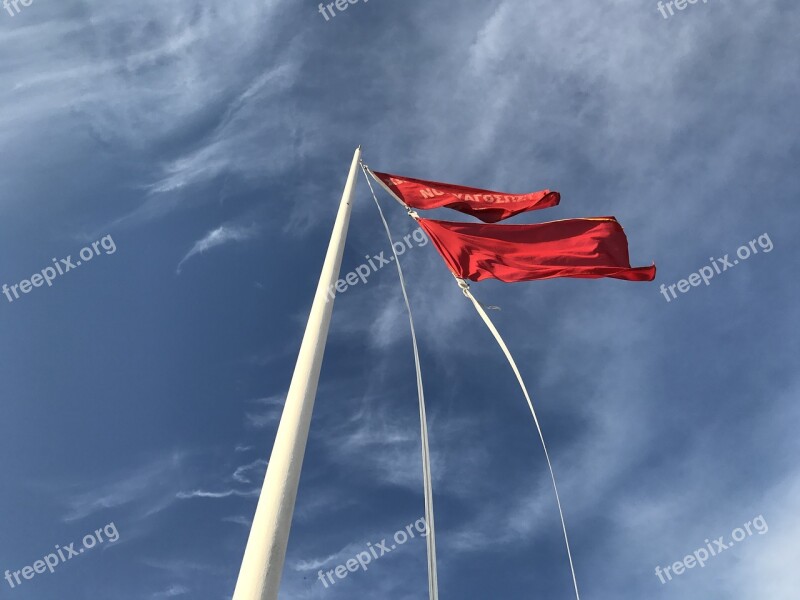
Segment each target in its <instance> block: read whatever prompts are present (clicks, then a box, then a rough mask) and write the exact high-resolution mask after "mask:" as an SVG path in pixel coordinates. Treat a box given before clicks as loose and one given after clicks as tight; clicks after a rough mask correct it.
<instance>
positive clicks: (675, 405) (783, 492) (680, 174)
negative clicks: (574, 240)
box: [0, 0, 800, 600]
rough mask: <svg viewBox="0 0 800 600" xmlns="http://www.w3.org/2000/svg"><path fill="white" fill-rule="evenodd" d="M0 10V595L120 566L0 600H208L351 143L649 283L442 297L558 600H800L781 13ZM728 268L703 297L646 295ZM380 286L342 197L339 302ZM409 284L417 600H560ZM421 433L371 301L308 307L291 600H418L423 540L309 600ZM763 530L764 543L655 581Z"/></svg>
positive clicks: (298, 332) (793, 277)
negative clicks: (512, 204)
mask: <svg viewBox="0 0 800 600" xmlns="http://www.w3.org/2000/svg"><path fill="white" fill-rule="evenodd" d="M18 8H19V12H17V10H15V9H14V7H13V5H10V6H9V8H8V9H2V10H1V11H0V77H2V86H0V156H2V159H3V160H2V163H0V189H2V194H0V285H2V284H6V285H7V286H9V288H8V289H9V290H11V289H12V288H11V286H14V285H17V286H19V285H20V283H21V282H23V281H24V280H28V281H30V278H31V276H32V275H33V274H36V273H40V274H42V273H44V275H43V276H42V277H40V278H38V279H37V280H36V281H33V282H32V283H31V284H30V287H28V286H25V285H23V287H22V292H23V293H18V295H19V297H18V298H17V297H15V296H14V292H13V291H9V294H10V295H9V296H6V295H0V332H2V342H3V343H2V349H0V383H2V391H1V392H0V402H1V403H2V404H0V406H2V414H1V415H0V457H2V458H1V459H0V460H2V484H0V576H2V575H3V574H4V573H5V571H6V570H9V571H10V572H12V578H13V572H14V571H19V570H22V569H23V568H24V567H26V566H28V565H34V563H35V562H36V561H38V560H40V559H42V558H43V557H45V556H46V555H48V554H50V553H53V552H55V551H56V545H58V546H59V547H60V548H62V549H63V548H64V547H67V546H69V544H70V543H75V542H77V544H76V546H75V547H76V548H79V547H82V542H81V540H83V538H84V536H85V535H87V534H92V533H93V532H95V531H97V530H98V529H100V530H102V529H103V528H104V527H106V526H107V525H109V524H112V523H113V525H114V527H115V528H116V530H117V531H118V533H119V539H118V540H117V541H116V542H111V541H110V540H106V541H104V542H103V543H99V544H98V545H97V546H96V547H95V548H92V549H91V550H88V549H87V550H86V552H84V553H82V554H80V555H79V556H77V557H74V558H70V559H69V560H66V562H64V563H63V564H60V565H59V566H57V567H56V568H55V572H54V573H50V572H48V571H46V572H44V573H39V574H36V575H35V576H34V577H33V578H32V579H25V578H23V579H22V580H21V581H22V583H20V584H16V582H14V587H12V585H11V583H8V582H7V581H6V580H5V579H0V598H9V599H15V600H41V599H43V598H68V599H73V598H75V599H82V598H103V599H108V600H158V599H165V598H178V599H179V600H180V599H183V598H186V599H187V600H188V599H191V600H224V599H227V598H230V596H231V594H232V592H233V588H234V585H235V581H236V576H237V573H238V568H239V564H240V561H241V557H242V553H243V550H244V545H245V542H246V538H247V533H248V527H249V521H250V519H251V518H252V515H253V512H254V510H255V504H256V500H257V496H256V495H257V492H258V488H259V487H260V484H261V481H262V480H263V474H264V471H265V467H266V461H267V459H268V457H269V452H270V449H271V447H272V441H273V439H274V435H275V431H276V427H277V421H278V419H279V416H280V411H281V407H282V404H283V401H284V397H285V393H286V390H287V389H288V385H289V380H290V378H291V373H292V369H293V366H294V360H295V358H296V354H297V350H298V347H299V343H300V339H301V336H302V332H303V328H304V324H305V320H306V317H307V315H308V310H309V307H310V304H311V299H312V296H313V293H314V289H315V286H316V283H317V278H318V274H319V270H320V267H321V264H322V259H323V256H324V253H325V248H326V246H327V240H328V236H329V233H330V230H331V226H332V224H333V220H334V217H335V213H336V208H337V204H338V200H339V197H340V195H341V190H342V186H343V184H344V180H345V176H346V173H347V168H348V166H349V162H350V159H351V157H352V152H353V150H354V148H355V147H356V146H357V145H358V144H361V145H362V146H363V150H364V159H365V161H366V162H367V163H368V164H369V165H370V166H372V167H374V168H376V169H381V170H385V171H390V172H395V173H401V174H406V175H410V176H416V177H421V178H429V179H438V180H440V181H450V182H455V183H461V184H465V185H474V186H479V187H485V188H490V189H497V190H503V191H508V192H526V191H534V190H537V189H541V188H551V189H555V190H558V191H560V192H561V193H562V203H561V205H560V206H559V207H557V208H553V209H549V210H547V211H544V212H534V213H529V214H527V215H520V216H518V217H516V218H514V219H513V220H512V222H515V223H526V222H537V221H543V220H553V219H563V218H569V217H582V216H596V215H615V216H616V217H617V218H618V219H619V220H620V222H622V224H623V225H624V226H625V227H626V231H627V233H628V236H629V239H630V244H631V257H632V261H633V263H634V264H636V265H648V264H650V263H651V262H655V263H656V264H657V265H658V276H657V279H656V281H655V282H654V283H630V282H624V281H617V280H597V281H590V280H566V279H563V280H551V281H543V282H533V283H521V284H515V285H505V284H500V283H498V282H482V283H480V284H475V285H473V291H474V292H475V294H476V295H477V296H478V297H479V299H481V300H482V301H484V302H486V303H488V304H494V305H499V306H501V307H502V311H500V312H496V313H493V317H494V318H495V319H496V323H497V326H498V328H499V329H500V330H501V331H502V333H503V334H504V336H505V337H506V341H507V343H508V345H509V346H510V348H511V349H512V351H513V352H514V354H515V356H516V358H517V361H518V363H519V365H520V368H521V370H522V372H523V375H524V377H525V379H526V381H527V383H528V386H529V388H530V389H531V391H532V393H533V396H534V401H535V403H536V404H537V408H538V412H539V417H540V419H541V421H542V426H543V428H544V432H545V435H546V437H547V438H548V441H549V445H550V450H551V454H552V457H553V462H554V467H555V469H556V474H557V476H558V477H559V479H560V487H561V494H562V501H563V505H564V510H565V512H566V517H567V522H568V526H569V529H570V534H571V541H572V546H573V554H574V558H575V566H576V570H577V573H578V581H579V584H580V586H581V591H582V594H583V596H584V597H585V598H586V599H591V598H595V599H606V598H614V599H620V600H641V599H642V598H657V599H662V598H663V599H676V600H706V599H708V598H726V599H729V600H750V599H758V600H761V599H762V598H769V599H770V600H794V599H796V597H797V589H798V587H800V570H798V569H797V564H798V560H800V550H798V548H800V544H799V543H798V540H800V519H799V518H798V515H797V506H798V505H799V504H800V465H798V463H797V456H798V452H800V439H799V438H798V436H797V431H798V427H800V404H799V403H798V396H800V378H799V377H800V376H799V375H798V371H797V364H798V358H800V347H799V345H798V338H797V334H796V332H797V325H798V321H799V320H800V318H799V317H800V314H799V313H800V309H799V308H798V303H797V297H798V292H800V289H798V279H797V276H798V256H800V241H798V236H797V233H796V232H797V231H798V228H800V218H798V217H799V215H800V212H799V211H798V209H797V203H798V197H799V194H800V178H798V168H797V166H798V159H799V158H800V148H799V147H798V142H797V139H798V118H797V106H798V105H800V87H799V86H798V72H800V52H798V39H797V31H798V29H800V9H799V8H798V5H797V2H794V1H790V0H772V1H768V2H757V1H755V0H739V1H723V0H708V2H707V3H704V2H698V3H696V4H692V5H688V6H687V7H686V8H685V9H684V10H682V11H677V10H673V12H674V14H673V15H672V16H669V12H668V11H667V12H666V14H667V18H664V16H662V13H661V12H660V11H659V9H658V6H657V3H656V2H655V1H654V0H639V1H636V2H634V1H632V0H613V1H605V2H590V1H588V0H564V1H561V2H545V1H544V0H533V1H531V0H526V1H522V0H518V1H513V0H487V1H482V2H479V1H477V0H464V1H462V2H458V3H453V2H445V1H444V0H425V1H421V0H404V1H403V2H389V1H388V0H371V1H369V2H366V0H362V1H361V2H357V3H355V4H352V5H349V7H348V8H347V10H346V11H344V12H337V14H336V16H335V17H331V16H330V15H329V16H328V20H326V18H325V17H323V15H322V14H320V12H319V10H318V6H317V5H316V3H313V2H308V1H303V2H300V3H298V2H288V1H283V0H260V1H258V2H256V1H251V0H239V1H237V2H235V3H221V2H212V1H211V0H170V1H164V0H162V1H160V2H157V1H155V0H139V1H138V2H134V3H132V2H123V1H121V0H103V1H100V0H91V1H88V0H83V1H81V0H60V1H58V2H55V1H53V0H33V2H32V4H30V6H22V5H21V4H19V5H18ZM333 10H334V11H336V9H335V6H334V9H333ZM12 15H13V16H12ZM380 199H381V201H382V202H383V206H384V208H385V210H386V211H387V214H388V218H389V221H390V224H391V227H392V230H393V232H394V233H395V235H399V236H403V235H406V234H410V233H411V232H412V231H413V230H414V223H413V222H412V221H410V220H409V219H408V217H407V216H406V215H405V214H404V213H403V211H402V210H400V208H399V207H398V206H397V204H396V203H394V202H392V201H391V200H390V199H389V198H387V197H386V196H385V195H384V194H381V196H380ZM435 216H437V217H438V218H450V219H454V220H465V217H463V216H461V215H458V214H457V213H448V212H447V211H446V210H441V211H437V212H436V213H435ZM759 238H760V239H761V240H762V241H763V242H764V244H763V245H759V243H758V242H756V243H755V245H754V246H752V248H756V249H758V252H757V253H752V252H751V253H750V254H751V255H750V256H749V257H748V258H747V259H746V260H741V261H740V262H739V263H738V264H736V265H735V266H734V267H732V268H729V269H728V270H726V271H725V272H722V273H720V274H718V275H717V274H715V276H714V277H713V279H712V280H711V281H710V284H709V285H708V286H706V285H702V284H701V285H700V286H698V287H690V288H689V291H687V292H686V293H681V292H678V297H677V298H671V299H670V301H669V302H668V301H667V299H666V298H665V296H664V295H662V293H661V292H660V291H659V287H660V286H661V285H662V284H665V285H666V286H669V285H674V284H677V283H678V282H679V281H680V280H682V279H685V278H688V277H689V276H690V275H691V274H692V273H695V272H698V271H699V270H700V269H702V268H703V267H705V266H707V265H710V264H711V258H714V259H719V258H722V257H724V256H725V255H729V256H730V258H731V260H732V259H734V258H735V257H736V254H737V249H738V248H739V247H741V246H742V245H744V246H745V247H747V246H748V245H749V242H750V241H751V240H758V239H759ZM767 241H768V243H767ZM93 243H94V244H95V246H94V248H92V244H93ZM767 247H769V248H771V250H770V251H767V250H766V248H767ZM84 248H86V249H87V250H85V251H84V254H83V255H81V251H82V250H83V249H84ZM112 248H113V250H112ZM382 251H384V252H386V251H388V244H387V241H386V238H385V234H384V232H383V230H382V226H381V222H380V219H379V217H378V214H377V212H376V210H375V207H374V203H373V202H372V198H371V197H370V196H369V193H368V189H367V187H366V186H365V185H364V181H363V179H362V180H360V181H359V187H358V189H357V198H356V201H355V207H354V211H353V215H352V223H351V228H350V234H349V238H348V241H347V247H346V250H345V255H344V262H343V265H342V269H343V272H348V271H351V270H352V269H354V268H356V267H357V266H358V265H359V264H361V263H362V262H363V261H364V257H365V255H376V254H378V253H380V252H382ZM82 258H83V260H82ZM62 259H64V260H63V261H62ZM78 262H80V265H78V264H77V263H78ZM68 263H71V264H74V265H75V266H74V267H72V266H68ZM402 263H403V266H404V268H405V271H406V277H407V280H408V286H409V294H410V298H411V303H412V307H413V308H414V310H415V319H416V321H417V324H418V335H419V342H420V347H421V352H422V364H423V377H424V380H425V384H426V396H427V399H428V416H429V421H430V422H429V429H430V439H431V452H432V461H433V472H434V487H435V498H436V516H437V521H436V524H437V533H438V539H437V541H438V546H439V584H440V597H441V598H442V599H443V600H450V599H453V600H456V599H459V600H460V599H463V598H467V599H475V600H494V599H496V598H509V599H516V598H520V599H521V598H526V599H528V598H541V599H543V600H545V599H546V600H551V599H561V598H563V599H569V598H571V597H574V594H573V592H572V587H571V579H570V575H569V569H568V565H567V561H566V555H565V552H564V548H563V540H562V539H561V530H560V525H559V521H558V513H557V511H556V507H555V503H554V500H553V496H552V489H551V487H550V482H549V478H548V475H547V470H546V464H545V462H544V457H543V454H542V451H541V447H540V445H539V442H538V438H537V436H536V432H535V429H534V427H533V423H532V422H531V419H530V414H529V412H528V409H527V406H526V405H525V401H524V398H523V397H522V395H521V393H520V391H519V388H518V387H517V384H516V381H515V380H514V378H513V375H512V372H511V371H510V369H509V367H508V365H507V364H506V363H505V361H504V358H503V356H502V354H501V353H500V350H499V349H498V348H497V346H496V345H495V344H494V342H493V340H492V338H491V336H490V334H489V333H488V332H487V330H486V329H485V327H484V326H483V324H482V323H481V322H480V320H479V319H478V317H477V315H476V314H475V313H474V311H473V310H472V307H471V305H470V304H469V303H468V301H467V300H466V299H464V297H463V296H462V295H460V293H459V290H458V289H457V287H456V286H455V284H454V282H453V280H452V277H451V276H450V274H449V273H448V271H447V269H446V268H445V266H444V264H443V262H442V261H441V259H440V258H439V257H438V256H437V255H436V254H435V250H434V249H433V248H432V246H431V245H430V244H427V245H425V244H421V243H420V244H417V243H415V244H414V246H413V248H412V249H410V250H408V251H407V252H406V254H405V255H404V256H403V257H402ZM47 269H49V270H47ZM67 269H68V270H67ZM44 276H48V277H49V279H50V282H49V283H50V285H48V284H47V282H44V281H43V278H44ZM36 283H38V284H39V285H38V286H36V287H33V285H34V284H36ZM19 289H20V288H19V287H18V288H17V290H19ZM25 289H27V290H28V291H27V293H24V290H25ZM416 402H417V400H416V388H415V380H414V370H413V356H412V353H411V343H410V335H409V331H408V322H407V319H406V317H405V314H404V306H403V304H402V296H401V294H400V289H399V287H398V282H397V274H396V272H395V271H394V270H392V269H388V268H386V269H382V270H380V271H378V272H376V273H374V274H372V276H371V277H370V279H369V281H368V283H367V284H359V285H357V286H354V287H353V288H352V289H349V290H348V291H347V292H346V293H344V294H340V295H339V297H338V298H337V300H336V303H335V310H334V315H333V323H332V327H331V334H330V338H329V340H328V351H327V354H326V358H325V363H324V366H323V371H322V376H321V380H320V388H319V394H318V398H317V406H316V409H315V414H314V420H313V423H312V429H311V435H310V440H309V445H308V451H307V453H306V460H305V467H304V472H303V478H302V481H301V485H300V491H299V495H298V503H297V511H296V514H295V520H294V526H293V529H292V537H291V540H290V544H289V550H288V556H287V562H286V570H285V572H284V576H283V587H282V591H281V598H282V599H286V600H290V599H298V600H306V599H308V600H352V599H354V598H355V599H360V598H365V599H372V598H391V599H392V600H411V599H419V598H425V597H427V596H426V593H427V591H426V590H427V582H426V572H425V568H426V567H425V543H424V541H423V540H421V539H419V538H417V539H414V540H411V541H409V542H408V543H406V544H405V545H403V546H402V547H401V548H398V549H397V550H396V551H394V552H392V553H391V554H389V555H387V556H384V557H382V558H381V559H380V560H379V561H375V562H374V564H373V565H371V566H370V568H369V570H368V571H366V572H362V571H359V572H356V573H351V574H350V575H349V576H347V578H346V579H344V580H338V579H337V583H336V584H334V585H329V586H328V587H327V588H326V587H325V586H324V585H323V584H322V583H321V582H320V581H319V580H318V579H317V573H318V571H319V570H320V569H323V570H330V569H334V568H335V567H336V566H337V565H339V564H343V563H345V562H346V561H347V559H349V558H351V557H353V556H355V554H357V553H358V552H360V551H362V550H363V549H364V548H365V547H366V546H367V544H368V543H372V544H376V543H378V542H380V541H381V540H382V539H384V538H390V537H391V536H392V535H393V533H394V532H395V531H397V530H400V529H404V528H405V526H406V525H408V524H411V523H414V522H415V521H416V520H417V519H418V518H420V517H421V516H422V515H423V499H422V483H421V467H420V451H419V421H418V413H417V405H416ZM759 516H763V522H765V523H766V524H768V531H765V530H764V532H763V533H759V532H754V534H753V535H752V536H747V537H746V538H745V539H744V540H743V541H741V542H740V543H737V544H735V545H734V546H733V547H731V548H729V549H727V550H726V551H724V552H723V553H721V554H719V555H718V556H714V557H712V558H710V559H709V560H708V562H707V564H706V566H705V567H704V568H702V569H701V568H699V567H696V568H693V569H690V570H687V571H686V572H685V573H683V574H681V575H679V576H677V575H676V576H675V577H673V580H672V581H668V582H667V583H666V584H662V583H661V581H660V580H659V578H658V576H656V574H655V568H656V566H660V567H662V568H663V567H666V566H668V565H673V564H674V563H675V562H676V561H681V560H683V558H684V557H685V556H686V555H688V554H691V553H692V552H694V551H695V550H697V549H699V548H702V547H705V541H704V540H706V539H710V540H714V539H717V538H719V537H720V536H725V538H726V539H728V538H730V536H731V533H732V532H733V531H734V530H735V529H736V528H738V527H742V526H743V525H744V524H745V523H748V522H751V521H753V520H754V519H755V518H756V517H759ZM106 537H109V536H108V535H106ZM12 581H13V579H12Z"/></svg>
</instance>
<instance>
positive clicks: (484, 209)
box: [372, 171, 561, 223]
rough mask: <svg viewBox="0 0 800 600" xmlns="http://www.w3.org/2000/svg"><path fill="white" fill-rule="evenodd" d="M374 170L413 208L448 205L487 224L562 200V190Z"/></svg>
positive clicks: (381, 179)
mask: <svg viewBox="0 0 800 600" xmlns="http://www.w3.org/2000/svg"><path fill="white" fill-rule="evenodd" d="M372 173H373V174H374V175H375V177H376V178H377V179H378V181H379V182H380V183H381V184H382V185H383V186H384V187H385V188H386V189H387V190H388V191H389V192H390V193H391V194H393V195H394V196H395V197H396V198H398V199H399V200H400V201H401V202H403V203H405V204H407V205H408V206H410V207H411V208H416V209H418V210H429V209H432V208H440V207H442V206H446V207H447V208H452V209H453V210H457V211H460V212H463V213H466V214H468V215H472V216H473V217H477V218H479V219H480V220H481V221H483V222H485V223H496V222H497V221H502V220H503V219H507V218H509V217H513V216H514V215H516V214H519V213H521V212H525V211H528V210H538V209H540V208H550V207H551V206H557V205H558V203H559V201H560V200H561V195H560V194H559V193H558V192H551V191H550V190H542V191H540V192H533V193H530V194H505V193H502V192H493V191H491V190H481V189H478V188H470V187H464V186H461V185H453V184H450V183H439V182H437V181H424V180H422V179H412V178H411V177H401V176H400V175H391V174H389V173H378V172H376V171H372Z"/></svg>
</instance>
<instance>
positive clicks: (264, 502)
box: [233, 146, 361, 600]
mask: <svg viewBox="0 0 800 600" xmlns="http://www.w3.org/2000/svg"><path fill="white" fill-rule="evenodd" d="M360 159H361V147H360V146H359V147H358V148H357V149H356V151H355V154H354V155H353V163H352V164H351V165H350V173H349V175H348V176H347V183H346V184H345V187H344V193H343V194H342V201H341V203H340V205H339V212H338V214H337V215H336V223H335V224H334V226H333V233H332V234H331V241H330V243H329V245H328V252H327V254H326V255H325V263H324V264H323V266H322V274H321V275H320V279H319V284H318V285H317V292H316V295H315V296H314V303H313V304H312V306H311V314H310V315H309V318H308V324H307V325H306V331H305V334H304V335H303V342H302V344H301V346H300V353H299V354H298V356H297V364H296V365H295V368H294V375H293V376H292V382H291V384H290V386H289V393H288V394H287V396H286V404H285V405H284V407H283V415H282V416H281V422H280V425H279V426H278V433H277V435H276V436H275V445H274V446H273V448H272V455H271V456H270V460H269V466H268V467H267V475H266V477H265V479H264V486H263V487H262V489H261V496H260V497H259V499H258V506H257V507H256V514H255V517H254V518H253V525H252V527H251V528H250V537H249V538H248V540H247V547H246V548H245V551H244V558H243V559H242V566H241V569H240V570H239V579H238V580H237V582H236V589H235V591H234V592H233V600H277V598H278V588H279V586H280V582H281V574H282V572H283V563H284V560H285V558H286V546H287V543H288V541H289V529H290V527H291V524H292V514H293V513H294V504H295V499H296V498H297V486H298V484H299V482H300V470H301V468H302V466H303V456H304V454H305V450H306V442H307V440H308V430H309V426H310V425H311V412H312V410H313V408H314V399H315V397H316V393H317V384H318V382H319V373H320V369H321V367H322V357H323V354H324V352H325V342H326V340H327V338H328V327H329V326H330V321H331V313H332V312H333V300H330V301H329V299H328V298H327V295H328V290H329V289H330V288H331V286H332V285H334V284H335V283H336V280H337V279H338V278H339V268H340V266H341V264H342V253H343V252H344V243H345V239H346V238H347V228H348V225H349V222H350V212H351V209H352V198H353V191H354V189H355V185H356V178H357V173H358V164H359V161H360Z"/></svg>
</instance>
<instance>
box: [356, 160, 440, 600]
mask: <svg viewBox="0 0 800 600" xmlns="http://www.w3.org/2000/svg"><path fill="white" fill-rule="evenodd" d="M361 169H362V171H363V173H364V178H365V179H366V180H367V185H368V186H369V191H370V192H372V198H373V199H374V200H375V206H377V207H378V213H379V214H380V216H381V221H383V227H384V229H386V237H388V238H389V244H390V245H391V247H392V254H393V255H394V263H395V264H396V265H397V274H398V276H399V277H400V288H401V289H402V290H403V299H404V300H405V303H406V311H407V312H408V322H409V324H410V325H411V341H412V343H413V345H414V365H415V367H416V370H417V394H418V396H419V422H420V436H421V438H422V480H423V487H424V495H425V522H426V524H427V529H428V535H427V537H426V540H427V546H428V595H429V598H430V600H438V598H439V584H438V581H437V578H438V576H437V571H436V534H435V528H434V523H433V485H432V484H431V461H430V450H429V447H428V417H427V414H426V411H425V394H424V391H423V389H422V370H421V369H420V365H419V348H418V347H417V334H416V332H415V331H414V318H413V316H412V315H411V304H410V303H409V301H408V294H407V293H406V284H405V279H404V277H403V269H402V268H401V267H400V259H399V258H398V256H397V252H395V249H394V240H393V239H392V234H391V232H390V231H389V224H388V223H387V222H386V217H384V216H383V210H381V205H380V203H379V202H378V198H377V196H375V190H374V189H373V188H372V183H371V182H370V180H369V176H368V174H367V166H366V165H365V164H364V163H363V162H362V163H361ZM406 209H408V207H407V206H406ZM408 210H409V212H410V209H408Z"/></svg>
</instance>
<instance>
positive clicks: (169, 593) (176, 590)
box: [151, 585, 191, 600]
mask: <svg viewBox="0 0 800 600" xmlns="http://www.w3.org/2000/svg"><path fill="white" fill-rule="evenodd" d="M190 591H191V590H190V589H189V588H188V587H186V586H185V585H173V586H171V587H169V588H167V589H166V590H164V591H163V592H156V593H155V594H153V595H152V596H151V598H152V599H153V600H160V599H161V598H175V597H176V596H185V595H186V594H188V593H189V592H190Z"/></svg>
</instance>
